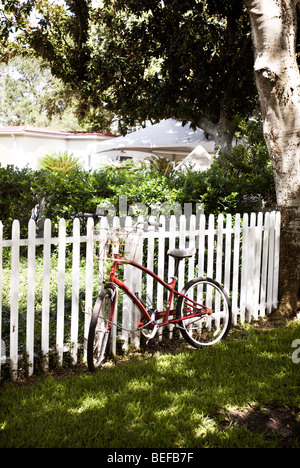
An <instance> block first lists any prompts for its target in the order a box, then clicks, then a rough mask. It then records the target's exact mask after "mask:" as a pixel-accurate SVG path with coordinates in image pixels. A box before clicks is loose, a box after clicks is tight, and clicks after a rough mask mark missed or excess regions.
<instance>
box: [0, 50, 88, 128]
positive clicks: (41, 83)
mask: <svg viewBox="0 0 300 468" xmlns="http://www.w3.org/2000/svg"><path fill="white" fill-rule="evenodd" d="M0 89H1V91H0V125H3V126H9V125H13V126H16V125H34V126H39V127H47V126H48V127H49V126H53V127H55V128H61V129H64V130H66V129H69V130H79V129H80V125H79V123H78V119H77V118H76V117H75V109H76V106H78V99H77V98H76V97H75V95H74V92H73V91H72V90H71V87H70V85H65V84H64V83H63V81H62V80H60V79H59V78H55V77H54V76H53V75H52V74H51V72H50V69H49V68H47V67H45V65H44V64H43V62H42V61H41V60H40V59H37V58H35V57H21V56H18V57H15V58H14V59H12V60H11V61H10V62H9V64H8V65H6V64H4V63H2V64H1V65H0Z"/></svg>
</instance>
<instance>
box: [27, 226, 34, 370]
mask: <svg viewBox="0 0 300 468" xmlns="http://www.w3.org/2000/svg"><path fill="white" fill-rule="evenodd" d="M35 237H36V225H35V222H34V220H33V219H31V220H30V221H29V223H28V276H27V320H26V351H27V358H28V373H29V375H32V373H33V365H34V306H35V300H34V299H35Z"/></svg>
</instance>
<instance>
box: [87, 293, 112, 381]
mask: <svg viewBox="0 0 300 468" xmlns="http://www.w3.org/2000/svg"><path fill="white" fill-rule="evenodd" d="M113 309H114V304H113V302H112V299H111V291H110V290H108V289H103V290H102V291H101V293H100V294H99V296H98V297H97V300H96V302H95V306H94V310H93V314H92V317H91V322H90V328H89V336H88V343H87V361H88V368H89V370H90V371H91V372H95V371H96V370H97V369H98V368H99V367H100V366H101V365H102V363H103V362H104V360H105V358H106V355H107V351H108V342H109V335H110V330H111V321H112V318H113V313H114V310H113Z"/></svg>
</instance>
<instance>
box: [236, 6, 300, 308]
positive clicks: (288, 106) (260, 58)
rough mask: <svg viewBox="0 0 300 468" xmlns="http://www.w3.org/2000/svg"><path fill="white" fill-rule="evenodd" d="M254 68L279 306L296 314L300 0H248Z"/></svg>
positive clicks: (298, 280)
mask: <svg viewBox="0 0 300 468" xmlns="http://www.w3.org/2000/svg"><path fill="white" fill-rule="evenodd" d="M245 3H246V5H247V8H248V12H249V14H250V19H251V31H252V40H253V46H254V59H255V64H254V72H255V78H256V84H257V88H258V92H259V97H260V104H261V112H262V118H263V122H264V136H265V140H266V144H267V147H268V151H269V155H270V158H271V161H272V165H273V169H274V175H275V183H276V195H277V204H278V208H279V210H280V211H281V213H282V228H281V253H280V284H279V287H280V292H281V296H282V297H281V299H282V300H281V306H280V308H281V310H282V311H284V313H285V314H286V315H289V316H290V315H293V314H295V313H296V312H297V310H298V307H299V294H300V74H299V68H298V65H297V58H296V37H297V22H298V4H299V0H245Z"/></svg>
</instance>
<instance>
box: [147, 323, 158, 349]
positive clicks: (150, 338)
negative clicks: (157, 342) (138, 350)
mask: <svg viewBox="0 0 300 468" xmlns="http://www.w3.org/2000/svg"><path fill="white" fill-rule="evenodd" d="M157 330H158V326H157V325H154V327H153V330H152V332H151V333H150V335H149V336H148V340H147V344H148V343H149V341H150V340H152V339H153V338H154V337H155V335H156V332H157Z"/></svg>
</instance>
